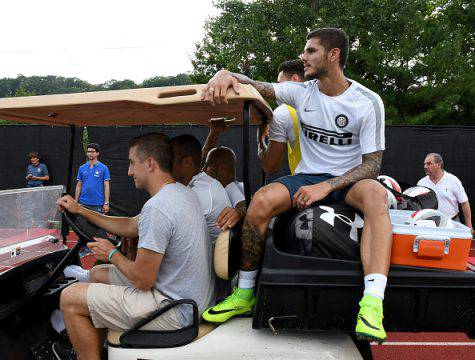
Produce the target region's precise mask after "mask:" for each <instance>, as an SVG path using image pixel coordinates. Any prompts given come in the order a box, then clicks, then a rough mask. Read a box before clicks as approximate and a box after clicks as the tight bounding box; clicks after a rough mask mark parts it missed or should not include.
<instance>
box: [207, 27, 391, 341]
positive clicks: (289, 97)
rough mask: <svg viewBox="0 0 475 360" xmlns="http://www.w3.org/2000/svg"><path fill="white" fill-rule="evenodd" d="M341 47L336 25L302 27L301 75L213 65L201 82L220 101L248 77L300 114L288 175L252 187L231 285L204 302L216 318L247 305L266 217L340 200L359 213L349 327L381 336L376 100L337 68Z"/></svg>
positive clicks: (385, 261) (385, 264)
mask: <svg viewBox="0 0 475 360" xmlns="http://www.w3.org/2000/svg"><path fill="white" fill-rule="evenodd" d="M348 49H349V43H348V37H347V35H346V34H345V33H344V32H343V31H342V30H340V29H335V28H325V29H317V30H314V31H312V32H310V33H309V34H308V35H307V42H306V45H305V48H304V52H303V54H302V55H301V59H302V60H303V62H304V67H305V77H306V79H307V80H309V81H307V82H304V83H294V82H285V83H280V84H270V83H265V82H260V81H254V80H252V79H250V78H248V77H246V76H244V75H241V74H235V73H231V72H229V71H227V70H221V71H219V72H218V73H217V74H216V75H215V76H214V77H213V78H212V79H211V80H210V81H209V83H208V85H207V86H206V87H205V89H204V90H203V93H202V98H203V99H205V100H209V101H212V102H216V103H227V98H226V93H227V91H228V89H229V88H230V87H232V88H233V90H234V91H235V92H236V93H239V83H242V84H251V85H252V86H253V87H254V88H255V89H256V90H258V91H259V93H260V94H261V95H262V96H263V97H264V98H265V99H267V100H277V102H278V103H285V104H288V105H290V106H292V107H293V108H295V109H296V111H297V115H298V119H299V122H300V132H299V138H300V147H301V161H300V163H299V165H298V166H297V168H296V170H295V175H294V176H285V177H282V178H280V179H277V180H276V181H275V182H273V183H271V184H269V185H267V186H265V187H263V188H261V189H260V190H259V191H257V192H256V194H255V195H254V197H253V199H252V202H251V204H250V206H249V209H248V212H247V215H246V218H245V220H244V225H243V230H242V234H243V235H242V241H243V245H242V259H241V267H240V270H241V271H240V273H239V282H238V287H237V288H236V289H235V291H234V292H233V294H232V295H231V296H230V297H228V298H227V299H226V300H224V301H223V302H221V303H219V304H217V305H216V306H214V307H212V308H210V309H208V310H207V311H206V312H205V313H204V314H203V318H204V319H205V320H207V321H210V322H216V323H219V322H224V321H226V320H228V319H229V318H230V317H232V316H235V315H240V314H245V313H248V312H251V311H252V308H253V305H254V302H255V298H254V292H253V289H254V287H255V281H256V276H257V270H258V266H259V263H260V261H261V259H262V255H263V251H264V245H265V239H266V232H267V229H268V225H269V221H270V219H271V218H272V217H274V216H277V215H279V214H282V213H284V212H286V211H288V210H290V209H291V207H292V206H295V207H298V208H299V209H304V208H306V207H308V206H310V205H312V204H313V203H315V202H317V201H322V200H325V201H328V202H333V203H335V202H344V203H346V204H348V205H350V206H352V207H354V208H356V209H359V210H360V211H362V212H363V214H364V219H365V226H364V230H363V235H362V240H361V245H360V255H361V262H362V264H363V269H364V274H365V277H364V294H363V298H362V300H361V301H360V303H359V305H360V310H359V313H358V318H357V324H356V335H357V337H358V338H360V339H366V340H375V341H378V342H383V341H384V340H385V339H386V332H385V331H384V328H383V323H382V321H383V305H382V301H383V298H384V291H385V288H386V282H387V274H388V269H389V260H390V255H391V245H392V230H391V229H392V227H391V221H390V218H389V214H388V210H387V200H386V196H387V195H386V190H385V189H384V188H383V187H382V186H381V185H380V184H379V183H378V182H377V181H375V180H373V179H375V178H376V177H377V175H378V174H379V170H380V166H381V160H382V154H383V150H384V106H383V103H382V101H381V98H380V97H379V96H378V95H377V94H376V93H374V92H373V91H371V90H369V89H367V88H366V87H364V86H362V85H361V84H359V83H357V82H356V81H353V80H350V79H348V78H346V77H345V76H344V74H343V69H344V66H345V63H346V60H347V57H348ZM327 246H331V244H327ZM343 248H344V247H343ZM345 256H347V254H342V257H345Z"/></svg>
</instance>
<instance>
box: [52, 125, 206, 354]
mask: <svg viewBox="0 0 475 360" xmlns="http://www.w3.org/2000/svg"><path fill="white" fill-rule="evenodd" d="M129 162H130V164H129V170H128V175H129V176H131V177H133V178H134V182H135V186H136V187H137V189H145V190H146V191H147V192H148V193H149V194H150V196H151V198H150V199H149V200H148V201H147V202H146V203H145V205H144V206H143V208H142V211H141V213H140V216H136V217H134V218H126V217H110V216H106V215H102V214H99V213H96V212H94V211H92V210H88V209H86V208H85V207H82V206H80V205H78V204H77V202H76V201H75V200H74V199H73V198H72V197H70V196H65V197H63V198H61V199H59V200H58V205H59V206H60V207H61V208H65V209H67V210H69V211H70V212H72V213H77V214H79V215H81V216H83V217H84V218H86V219H87V220H89V221H90V222H92V223H94V224H96V225H97V226H99V227H101V228H103V229H104V230H106V231H108V232H112V233H114V234H118V235H121V236H129V237H137V236H138V237H139V241H138V246H137V247H138V250H137V256H136V258H135V260H134V261H132V260H129V259H127V258H126V257H125V256H124V255H122V254H121V253H120V252H118V250H117V249H115V248H114V246H113V245H112V244H111V243H110V242H109V241H108V240H106V239H100V238H95V240H96V242H93V243H89V244H88V247H89V249H90V250H91V252H92V254H93V255H94V256H95V257H96V258H97V259H98V260H101V261H108V262H109V263H110V264H107V265H99V266H96V267H94V268H93V269H92V270H91V276H90V280H91V283H76V284H73V285H71V286H69V287H68V288H66V289H65V290H63V292H62V293H61V300H60V302H61V310H62V311H63V314H64V320H65V323H66V329H67V332H68V335H69V337H70V339H71V342H72V344H73V346H74V349H75V351H76V353H77V355H78V358H80V359H90V360H99V359H100V353H101V350H102V345H103V342H104V338H103V336H104V331H103V329H104V328H109V329H114V330H127V329H130V328H131V327H132V326H133V325H135V324H136V323H137V322H138V321H140V320H142V319H144V318H145V317H147V316H148V315H149V314H150V313H152V312H153V311H155V310H157V309H159V308H161V307H163V306H165V305H167V304H168V303H169V302H170V300H172V299H173V300H178V299H193V300H195V301H196V303H197V304H198V307H199V308H200V311H202V310H203V308H204V307H206V306H208V304H209V301H210V300H211V297H212V295H213V294H212V292H213V282H212V275H211V244H210V242H209V237H208V232H207V229H206V223H205V221H204V218H203V215H202V212H201V208H200V204H199V202H198V198H197V197H196V195H195V194H194V192H193V191H191V190H190V189H188V188H187V187H185V186H183V185H182V184H179V183H176V182H175V181H174V179H173V178H172V175H171V170H172V162H173V150H172V145H171V143H170V140H169V139H168V137H167V136H166V135H163V134H158V133H152V134H147V135H142V136H139V137H137V138H134V139H132V140H131V142H130V149H129ZM191 321H192V309H191V308H190V307H188V306H187V305H179V306H178V307H175V308H173V309H170V310H169V311H167V312H165V313H164V314H163V315H161V316H159V317H158V318H156V319H155V320H153V321H151V323H149V324H147V325H146V329H147V330H174V329H178V328H181V327H184V326H187V325H188V324H190V323H191ZM55 344H56V345H57V346H53V350H54V352H55V354H56V355H57V357H58V358H63V356H64V355H63V354H64V351H63V350H64V349H63V348H61V346H60V343H55Z"/></svg>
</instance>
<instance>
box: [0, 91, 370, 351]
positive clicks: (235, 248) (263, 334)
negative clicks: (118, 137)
mask: <svg viewBox="0 0 475 360" xmlns="http://www.w3.org/2000/svg"><path fill="white" fill-rule="evenodd" d="M202 88H203V85H190V86H178V87H164V88H149V89H134V90H119V91H104V92H95V93H81V94H68V95H47V96H32V97H24V98H8V99H0V118H1V119H5V120H10V121H15V122H22V123H32V124H44V125H50V126H68V127H69V128H70V130H71V137H70V150H71V151H70V155H69V163H68V182H67V186H66V192H67V193H71V189H70V184H71V177H72V170H73V169H72V163H73V155H72V153H73V151H72V150H73V149H74V139H75V131H76V128H77V127H80V126H121V125H158V124H161V125H171V124H190V123H191V124H194V125H205V124H207V122H208V120H209V119H210V118H216V117H233V118H236V121H235V123H234V124H235V125H242V139H243V146H242V163H243V182H244V188H245V197H246V202H247V203H248V204H249V202H250V198H251V192H250V186H249V171H248V170H249V158H250V154H249V141H250V128H249V126H250V125H251V124H253V125H256V124H259V123H260V122H268V121H270V119H271V117H272V110H271V108H270V107H269V106H268V104H267V103H266V102H265V101H264V100H263V99H262V97H261V96H260V95H259V94H258V92H257V91H256V90H255V89H254V88H252V87H251V86H246V85H243V86H242V87H241V93H240V94H239V95H236V94H232V93H231V92H230V94H229V104H228V105H216V106H213V105H211V104H210V103H208V102H204V101H202V100H201V99H200V93H201V90H202ZM2 216H3V214H2ZM63 217H64V219H63V220H65V221H63V223H64V224H66V223H67V224H68V225H69V226H71V228H72V229H73V230H74V232H75V233H76V234H77V236H78V238H79V240H78V242H77V244H76V245H75V246H74V247H73V248H72V249H71V250H69V251H68V252H66V250H65V249H62V251H63V252H62V253H61V257H58V258H55V259H54V261H51V262H49V263H48V265H47V266H43V268H45V269H47V271H46V272H45V271H44V270H43V274H42V276H41V277H39V279H38V281H37V282H36V283H35V284H36V286H35V287H34V288H33V287H31V286H30V287H29V291H24V292H23V293H22V294H20V297H21V304H19V305H18V306H16V307H15V308H12V310H11V311H10V312H9V313H8V314H7V315H6V316H4V317H2V318H0V322H1V324H2V326H1V328H2V329H8V331H5V333H3V332H2V333H0V345H1V347H0V352H3V353H0V355H2V356H0V357H1V358H6V359H10V358H11V359H27V358H30V357H32V355H31V353H30V349H32V351H33V354H34V357H33V358H37V359H48V356H52V354H51V353H50V352H48V349H47V347H48V343H47V340H48V339H49V337H51V336H52V329H51V328H50V325H49V312H50V311H51V310H52V309H54V308H55V307H57V306H58V299H59V294H60V292H61V290H62V289H64V288H65V287H66V286H68V285H69V284H71V283H72V282H74V281H76V280H75V279H69V278H64V276H63V270H64V268H65V267H66V266H67V265H68V264H69V263H71V262H73V261H74V260H75V259H76V258H77V254H78V252H79V250H80V248H81V247H82V246H83V245H84V244H85V243H86V242H88V241H91V239H92V237H93V236H94V234H95V232H96V231H97V228H95V227H94V226H92V225H91V224H88V223H86V222H85V221H84V219H81V218H80V217H76V216H74V215H72V214H68V213H64V215H63ZM67 234H68V231H67V228H66V227H64V226H63V230H62V235H63V241H65V237H66V235H67ZM239 240H240V239H239V236H237V234H235V233H234V232H232V231H228V232H226V233H224V234H222V236H221V244H222V246H220V247H218V246H217V247H216V248H217V249H218V248H219V250H220V251H221V252H222V253H221V255H220V256H216V254H215V259H220V261H216V262H215V267H216V265H217V263H220V266H221V268H220V269H216V270H217V273H218V274H220V275H221V276H222V277H225V278H226V277H227V278H230V277H232V275H233V274H234V273H235V272H236V270H237V261H236V259H237V258H238V257H239V256H240V254H239V252H240V251H239V249H240V245H239ZM270 246H273V241H272V237H271V239H270ZM268 258H269V255H268V254H266V259H268ZM266 261H268V260H266ZM24 266H25V267H26V266H27V265H24ZM34 270H35V269H33V271H34ZM24 278H26V276H23V278H22V279H21V281H22V282H21V284H22V285H21V286H22V287H23V288H26V285H25V284H28V282H25V280H24ZM1 280H2V281H3V279H1ZM2 285H5V284H4V283H2ZM5 286H6V285H5ZM260 292H261V290H259V294H260ZM262 297H263V296H262V295H259V300H258V303H259V304H261V300H260V299H261V298H262ZM283 300H284V301H283ZM273 301H274V303H281V305H282V306H283V307H284V308H285V307H286V303H285V299H284V298H279V297H274V298H273ZM268 302H269V298H268V297H267V298H266V303H268ZM181 303H187V304H189V305H190V306H192V307H193V309H194V322H193V324H192V325H191V326H189V327H187V328H184V329H181V330H178V331H173V332H163V331H162V332H154V331H142V330H140V327H142V326H143V325H144V324H145V323H146V322H148V321H150V320H151V318H153V317H154V316H158V315H159V313H160V312H163V311H165V310H161V311H159V312H156V313H153V314H151V315H150V317H149V318H148V319H145V320H144V321H142V322H140V323H139V324H137V325H136V326H135V327H134V328H132V329H129V330H128V331H126V332H124V333H121V334H118V333H116V332H112V331H110V332H109V336H108V358H109V359H110V360H118V359H124V360H125V359H138V358H141V359H181V358H184V357H189V358H192V359H209V358H225V359H238V358H239V359H256V358H258V359H266V358H268V359H289V358H294V357H297V356H298V357H300V358H302V359H327V358H332V359H333V358H335V359H359V358H361V356H360V353H359V351H358V349H357V347H356V346H355V343H354V342H353V341H352V340H351V338H350V336H349V335H347V334H345V333H343V332H333V333H322V332H308V331H304V330H305V329H304V328H302V329H300V328H299V327H297V329H295V328H293V326H288V327H287V329H286V327H285V326H276V325H275V324H274V325H272V324H273V323H272V317H273V316H272V314H271V315H270V316H269V318H267V319H265V318H264V317H263V315H262V314H257V313H256V314H255V315H254V327H256V328H261V327H267V326H268V325H271V326H273V331H270V330H267V329H262V330H256V329H253V326H252V323H253V320H252V319H250V318H240V319H233V320H231V321H229V322H227V323H225V324H222V325H220V326H218V327H216V326H212V325H209V324H203V323H201V321H200V317H199V314H198V311H197V307H196V304H195V303H194V302H193V300H191V299H188V300H187V299H180V300H176V301H174V302H172V303H171V304H170V305H169V306H176V305H177V304H181ZM7 305H8V304H7ZM259 306H260V305H259ZM5 307H6V305H5V304H3V303H0V313H2V310H3V309H4V308H5ZM267 313H268V312H267ZM267 313H266V314H267ZM276 314H277V313H276ZM266 316H267V315H266ZM279 316H280V313H279ZM259 318H260V319H262V321H261V322H259V323H258V322H256V319H259ZM330 330H331V329H330ZM276 334H277V336H276ZM45 344H46V345H45ZM50 358H51V357H50Z"/></svg>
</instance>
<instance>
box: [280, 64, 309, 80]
mask: <svg viewBox="0 0 475 360" xmlns="http://www.w3.org/2000/svg"><path fill="white" fill-rule="evenodd" d="M278 71H279V73H280V72H284V74H286V75H288V76H292V75H294V74H296V75H298V76H299V77H300V79H302V80H303V79H304V78H305V70H304V66H303V61H302V60H300V59H296V60H288V61H284V62H283V63H282V64H280V65H279V70H278Z"/></svg>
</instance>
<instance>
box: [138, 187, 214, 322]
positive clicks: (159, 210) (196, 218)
mask: <svg viewBox="0 0 475 360" xmlns="http://www.w3.org/2000/svg"><path fill="white" fill-rule="evenodd" d="M138 248H144V249H148V250H152V251H155V252H158V253H160V254H163V255H164V256H163V260H162V263H161V265H160V269H159V270H158V274H157V282H156V283H155V288H156V289H157V290H159V291H160V292H161V293H163V294H164V295H166V296H168V297H170V298H172V299H174V300H178V299H193V300H195V301H196V303H197V304H198V308H199V310H200V313H201V312H202V311H203V310H204V309H205V308H206V307H207V306H208V305H209V304H208V302H209V300H210V299H211V296H212V292H213V282H214V279H213V278H212V275H211V270H212V269H211V243H210V241H209V237H208V229H207V227H206V222H205V219H204V218H203V214H202V211H201V207H200V203H199V202H198V199H197V197H196V195H195V194H194V192H193V191H192V190H190V189H187V188H186V187H185V186H183V185H181V184H168V185H165V186H164V187H163V188H162V189H161V190H160V191H159V192H158V193H157V194H155V195H154V196H153V197H152V198H151V199H150V200H148V201H147V202H146V203H145V205H144V207H143V208H142V212H141V214H140V220H139V243H138ZM176 311H177V315H178V318H179V320H180V322H181V323H182V325H183V326H186V325H188V324H190V323H191V321H192V310H191V307H190V306H188V305H180V306H179V307H178V308H176Z"/></svg>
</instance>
